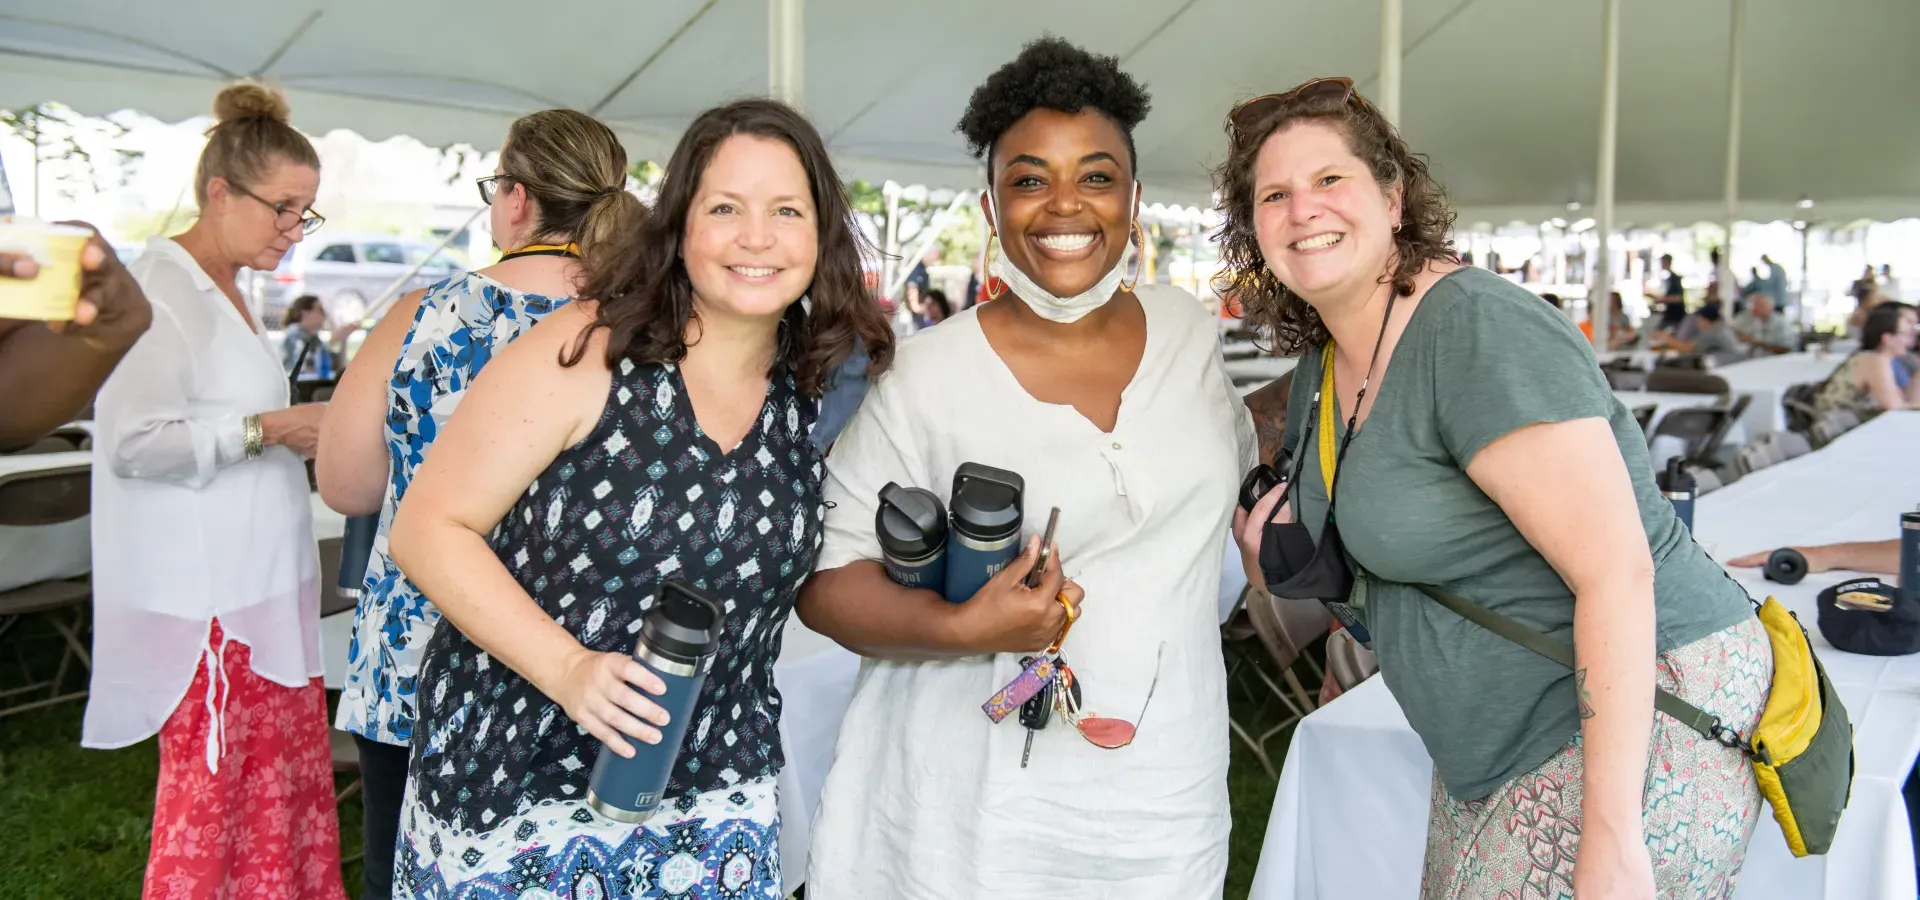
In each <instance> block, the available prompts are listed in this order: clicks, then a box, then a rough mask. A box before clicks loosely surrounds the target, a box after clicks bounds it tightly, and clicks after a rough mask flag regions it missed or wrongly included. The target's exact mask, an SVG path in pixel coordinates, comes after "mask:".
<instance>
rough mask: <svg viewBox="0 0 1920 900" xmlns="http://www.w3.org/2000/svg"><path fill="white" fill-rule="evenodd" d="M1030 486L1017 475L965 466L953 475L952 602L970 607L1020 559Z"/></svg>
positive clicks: (949, 546)
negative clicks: (979, 593) (1025, 498)
mask: <svg viewBox="0 0 1920 900" xmlns="http://www.w3.org/2000/svg"><path fill="white" fill-rule="evenodd" d="M1026 488H1027V485H1026V481H1025V480H1024V479H1022V478H1021V477H1020V476H1019V475H1018V474H1017V473H1014V472H1009V471H1007V470H1005V469H996V468H994V467H992V466H983V465H981V464H979V463H961V464H960V468H959V469H956V470H955V471H954V473H953V494H952V495H951V499H950V502H949V507H948V509H949V516H948V518H949V519H950V525H949V526H948V529H947V532H948V533H947V589H946V591H945V594H946V598H947V600H948V602H950V603H965V602H967V601H968V600H970V599H972V598H973V595H974V593H975V592H977V591H979V590H980V588H982V587H984V586H985V585H986V583H987V581H988V580H989V579H991V578H993V576H994V575H996V574H998V573H999V571H1000V570H1001V569H1004V568H1006V567H1007V564H1008V563H1011V562H1013V559H1014V557H1016V556H1019V555H1020V525H1021V521H1022V516H1021V504H1022V501H1023V496H1022V495H1024V494H1025V493H1026Z"/></svg>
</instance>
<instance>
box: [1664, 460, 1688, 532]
mask: <svg viewBox="0 0 1920 900" xmlns="http://www.w3.org/2000/svg"><path fill="white" fill-rule="evenodd" d="M1655 480H1657V481H1659V482H1660V493H1661V494H1663V495H1665V496H1666V498H1667V502H1669V503H1672V504H1673V511H1674V514H1675V515H1678V516H1679V517H1680V522H1681V523H1682V524H1684V525H1686V526H1687V530H1688V531H1689V532H1691V531H1692V530H1693V501H1694V498H1696V497H1697V496H1699V484H1698V483H1697V482H1695V481H1694V480H1693V475H1692V473H1690V472H1688V471H1687V469H1686V461H1685V460H1683V459H1681V458H1680V457H1678V456H1676V457H1674V458H1672V459H1669V460H1667V470H1666V471H1665V472H1663V473H1661V474H1660V477H1659V478H1657V479H1655Z"/></svg>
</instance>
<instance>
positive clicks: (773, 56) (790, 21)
mask: <svg viewBox="0 0 1920 900" xmlns="http://www.w3.org/2000/svg"><path fill="white" fill-rule="evenodd" d="M806 73H807V47H806V3H805V0H767V81H768V85H767V96H769V97H772V98H773V99H775V100H778V101H780V102H782V103H785V104H787V105H788V106H791V107H793V108H794V109H804V108H805V106H806V95H807V84H806Z"/></svg>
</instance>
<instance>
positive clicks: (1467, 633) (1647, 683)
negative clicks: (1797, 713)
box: [1217, 78, 1772, 898]
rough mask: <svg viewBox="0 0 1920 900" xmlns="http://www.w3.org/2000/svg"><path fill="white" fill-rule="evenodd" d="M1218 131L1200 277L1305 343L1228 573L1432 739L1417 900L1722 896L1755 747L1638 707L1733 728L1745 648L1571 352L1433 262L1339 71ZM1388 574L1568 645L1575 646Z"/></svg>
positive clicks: (1631, 439)
mask: <svg viewBox="0 0 1920 900" xmlns="http://www.w3.org/2000/svg"><path fill="white" fill-rule="evenodd" d="M1227 131H1228V136H1229V153H1228V159H1227V162H1226V163H1225V164H1223V165H1222V166H1221V168H1220V170H1219V171H1218V173H1217V182H1218V184H1219V186H1220V193H1221V205H1222V209H1223V211H1224V212H1225V213H1226V219H1227V222H1226V228H1225V232H1224V234H1223V236H1222V238H1221V240H1222V243H1223V247H1224V249H1223V256H1224V259H1225V263H1226V272H1225V273H1224V281H1225V286H1227V287H1230V288H1232V289H1235V290H1237V292H1238V296H1239V297H1240V300H1241V302H1242V303H1243V304H1245V306H1246V309H1247V314H1248V317H1249V318H1250V319H1251V320H1252V321H1253V322H1254V323H1255V324H1256V325H1258V326H1260V327H1263V328H1264V329H1266V330H1268V331H1269V332H1270V333H1271V334H1272V336H1273V339H1274V341H1275V342H1276V343H1277V345H1278V347H1279V349H1280V351H1281V352H1283V353H1286V354H1289V355H1298V356H1300V357H1301V361H1300V365H1299V368H1298V369H1297V370H1296V371H1297V372H1298V373H1299V375H1298V377H1296V378H1295V379H1294V380H1293V387H1292V393H1291V396H1290V398H1289V403H1288V407H1289V409H1288V412H1289V415H1287V417H1286V428H1285V435H1286V438H1285V440H1286V445H1287V446H1289V447H1290V448H1292V449H1293V451H1294V452H1293V457H1292V458H1293V459H1294V460H1296V461H1297V462H1296V463H1295V464H1294V465H1292V466H1291V467H1290V469H1289V471H1287V472H1286V473H1284V475H1285V477H1286V480H1287V481H1289V482H1290V484H1288V485H1286V486H1284V487H1282V488H1276V489H1275V490H1274V491H1272V492H1271V493H1269V494H1268V495H1267V496H1266V497H1265V498H1263V499H1262V500H1261V501H1260V502H1259V503H1258V504H1256V505H1255V506H1254V508H1253V511H1252V513H1251V514H1250V515H1249V514H1236V516H1235V520H1236V521H1235V530H1236V532H1238V535H1239V539H1240V544H1241V550H1242V554H1243V557H1244V560H1243V561H1244V563H1245V565H1246V568H1247V573H1248V577H1249V579H1258V581H1256V583H1259V584H1264V585H1266V586H1267V589H1268V591H1269V592H1270V593H1273V594H1274V595H1276V596H1283V597H1293V598H1298V599H1309V598H1311V599H1317V600H1322V601H1326V602H1327V603H1329V604H1330V605H1331V608H1332V609H1333V610H1334V612H1335V613H1336V614H1337V615H1339V616H1341V620H1342V622H1343V623H1344V624H1346V625H1347V627H1348V629H1349V630H1350V631H1352V632H1353V633H1354V636H1355V637H1356V638H1358V639H1360V640H1362V641H1365V640H1367V637H1365V636H1363V635H1370V636H1371V638H1372V642H1373V649H1374V650H1375V651H1377V652H1378V654H1379V659H1380V674H1381V675H1382V676H1383V677H1384V678H1385V679H1386V683H1387V686H1388V687H1389V688H1391V689H1392V691H1393V695H1394V698H1395V699H1396V700H1397V701H1398V702H1399V703H1400V707H1401V709H1402V710H1403V711H1404V712H1405V713H1406V716H1407V721H1408V723H1409V724H1411V725H1412V726H1413V730H1414V731H1415V732H1416V733H1418V734H1419V735H1420V738H1421V740H1422V741H1423V742H1424V743H1425V744H1426V747H1427V751H1428V753H1429V754H1430V755H1431V756H1432V757H1433V761H1434V770H1435V778H1434V783H1433V802H1432V816H1431V819H1430V821H1429V823H1428V826H1427V857H1426V866H1425V877H1424V886H1423V890H1422V896H1423V897H1430V898H1437V897H1446V898H1485V897H1496V896H1508V895H1519V894H1521V893H1526V894H1527V895H1528V896H1533V895H1535V894H1538V895H1540V896H1546V897H1572V896H1574V895H1575V894H1576V893H1577V894H1578V895H1579V896H1581V897H1628V896H1631V897H1646V896H1653V894H1654V892H1655V890H1656V888H1657V890H1658V892H1659V895H1660V896H1663V897H1681V896H1685V897H1702V896H1711V897H1724V896H1727V895H1729V894H1730V893H1732V885H1733V883H1734V880H1735V879H1736V878H1737V877H1738V875H1739V871H1740V864H1741V861H1742V859H1743V857H1744V854H1745V852H1746V845H1747V838H1748V837H1749V836H1750V835H1751V834H1752V833H1753V827H1754V823H1755V822H1756V820H1757V818H1758V815H1759V810H1760V792H1759V789H1758V787H1757V786H1756V785H1755V782H1754V777H1753V769H1752V767H1751V766H1749V765H1748V764H1747V761H1746V759H1745V757H1743V756H1742V755H1741V754H1740V752H1739V751H1737V750H1733V749H1729V748H1727V747H1723V746H1721V745H1720V744H1718V743H1716V742H1714V741H1708V740H1703V739H1700V738H1699V737H1698V736H1697V735H1695V734H1694V732H1692V731H1691V730H1689V729H1688V728H1687V727H1686V726H1684V725H1682V724H1680V722H1678V721H1677V720H1675V719H1672V718H1668V717H1666V716H1664V715H1659V714H1656V713H1655V712H1654V709H1653V696H1654V687H1655V685H1656V684H1658V685H1659V686H1660V687H1661V688H1663V689H1666V690H1668V691H1671V692H1674V693H1677V694H1678V695H1679V696H1680V698H1681V699H1683V700H1686V701H1687V702H1689V703H1692V704H1694V705H1696V706H1699V707H1701V708H1704V709H1706V710H1708V711H1709V712H1711V713H1713V714H1715V715H1717V716H1719V717H1720V720H1721V721H1724V722H1726V723H1727V724H1728V725H1730V726H1732V727H1733V728H1735V729H1736V730H1738V731H1739V732H1741V733H1742V734H1748V735H1750V734H1752V728H1753V725H1754V724H1755V722H1756V721H1757V720H1758V718H1759V713H1760V708H1761V705H1762V704H1763V703H1764V701H1765V699H1766V696H1767V689H1768V686H1769V684H1770V681H1771V671H1772V656H1771V651H1770V648H1769V646H1768V644H1767V639H1766V636H1765V634H1764V632H1763V631H1762V629H1761V627H1760V624H1759V620H1758V619H1757V618H1755V616H1754V614H1753V610H1752V607H1750V606H1749V605H1748V603H1747V599H1746V597H1745V595H1744V594H1743V593H1742V591H1741V589H1740V587H1739V586H1738V585H1737V584H1735V583H1734V582H1733V581H1731V580H1729V579H1728V578H1727V577H1726V575H1725V573H1724V572H1723V571H1721V569H1720V567H1719V565H1717V564H1716V563H1714V561H1713V560H1712V559H1709V558H1708V557H1707V555H1706V553H1705V552H1704V551H1702V550H1701V549H1700V547H1699V545H1697V544H1695V543H1694V542H1693V540H1692V539H1691V537H1690V536H1689V535H1688V533H1687V529H1686V526H1685V525H1683V524H1682V523H1681V522H1680V520H1679V518H1678V517H1677V516H1676V515H1675V514H1674V511H1673V507H1672V506H1671V505H1670V504H1668V502H1667V501H1666V499H1665V498H1664V497H1663V496H1662V495H1661V493H1660V491H1659V489H1658V488H1657V487H1655V486H1654V480H1653V470H1652V466H1651V464H1650V463H1649V461H1648V458H1647V443H1646V438H1645V436H1644V435H1643V434H1642V433H1641V430H1640V426H1639V425H1638V424H1637V423H1635V421H1634V419H1633V416H1632V415H1631V414H1629V413H1628V412H1627V409H1626V407H1625V406H1624V405H1623V404H1622V403H1621V402H1620V400H1619V399H1618V398H1616V397H1614V396H1613V394H1612V392H1611V391H1609V390H1608V388H1607V382H1606V380H1605V379H1604V378H1602V377H1601V374H1600V371H1599V368H1598V366H1597V365H1595V363H1594V358H1593V352H1592V350H1591V349H1590V348H1589V347H1588V345H1587V343H1586V342H1585V340H1584V339H1583V338H1582V337H1581V335H1580V332H1579V331H1578V330H1577V329H1575V328H1574V326H1573V323H1572V322H1570V321H1568V320H1567V319H1566V317H1564V316H1562V315H1560V314H1559V313H1558V312H1557V311H1555V310H1554V309H1553V308H1552V307H1550V306H1548V305H1547V304H1545V303H1541V302H1540V300H1539V298H1537V297H1535V296H1534V295H1533V294H1531V293H1529V292H1528V291H1526V290H1524V289H1522V288H1520V287H1518V286H1516V285H1514V284H1512V283H1510V282H1508V281H1505V280H1503V279H1501V278H1499V277H1497V276H1495V275H1493V274H1491V273H1488V272H1486V271H1484V270H1481V269H1475V268H1471V267H1464V266H1461V265H1459V264H1458V262H1457V261H1456V260H1455V258H1454V253H1453V248H1452V246H1451V244H1450V242H1449V239H1448V236H1447V232H1448V230H1449V228H1450V226H1451V225H1452V223H1453V210H1452V209H1451V207H1450V206H1449V205H1448V203H1447V199H1446V194H1445V193H1444V191H1442V190H1441V188H1440V186H1439V184H1438V183H1436V182H1435V181H1434V180H1433V179H1432V177H1431V176H1430V175H1429V173H1428V170H1427V164H1426V160H1425V158H1423V157H1422V156H1420V155H1419V154H1417V153H1414V152H1413V151H1412V150H1410V149H1409V148H1408V147H1407V145H1406V143H1405V141H1403V140H1402V139H1401V138H1400V135H1399V134H1398V133H1397V132H1396V131H1395V130H1394V128H1393V126H1392V125H1391V124H1389V123H1388V122H1387V120H1386V118H1385V117H1384V116H1382V115H1381V114H1380V112H1379V110H1378V109H1376V108H1374V106H1373V104H1371V103H1369V102H1367V100H1366V99H1365V98H1363V97H1361V96H1360V95H1359V94H1356V93H1354V90H1353V83H1352V82H1351V81H1349V80H1347V79H1344V78H1327V79H1320V80H1317V81H1310V82H1308V83H1306V84H1304V85H1301V86H1300V87H1298V88H1295V89H1294V90H1292V91H1289V92H1287V93H1285V94H1273V95H1269V96H1266V97H1261V98H1258V99H1256V100H1252V101H1248V102H1247V103H1243V104H1241V105H1240V106H1239V107H1236V108H1235V110H1234V111H1233V113H1232V115H1231V116H1230V117H1229V120H1228V125H1227ZM1322 404H1325V405H1322ZM1342 484H1344V485H1346V487H1345V488H1344V489H1339V488H1338V486H1339V485H1342ZM1332 498H1337V503H1338V505H1339V510H1340V511H1339V514H1338V516H1335V515H1334V513H1333V507H1334V505H1335V503H1336V499H1332ZM1414 585H1428V586H1437V587H1440V588H1445V589H1446V590H1447V591H1450V592H1452V593H1453V594H1455V595H1459V596H1463V597H1465V598H1466V599H1467V600H1468V601H1469V602H1472V603H1477V604H1479V605H1481V606H1483V607H1486V608H1488V609H1491V610H1493V611H1495V612H1497V613H1500V614H1504V615H1506V616H1508V617H1509V618H1512V619H1516V620H1518V621H1519V622H1521V623H1523V625H1522V627H1526V628H1530V629H1533V630H1537V631H1542V632H1545V634H1546V635H1547V636H1548V637H1549V638H1550V639H1552V640H1555V641H1561V642H1566V641H1569V640H1570V641H1571V643H1572V645H1573V650H1574V656H1575V664H1576V666H1577V668H1575V669H1571V670H1570V669H1568V668H1566V667H1563V666H1560V665H1558V664H1557V663H1553V662H1550V661H1548V660H1546V659H1545V658H1543V657H1538V656H1535V655H1534V654H1533V653H1532V652H1530V651H1528V650H1526V649H1523V648H1522V647H1521V646H1520V645H1518V644H1515V643H1511V642H1509V641H1508V640H1507V639H1505V638H1503V637H1500V636H1497V635H1495V634H1494V633H1493V632H1491V631H1488V630H1486V629H1484V628H1482V627H1481V626H1479V625H1477V624H1474V623H1472V622H1469V621H1467V620H1466V619H1464V618H1462V617H1461V616H1459V615H1456V614H1455V613H1454V612H1452V611H1450V610H1449V609H1447V608H1446V607H1443V606H1442V605H1441V604H1440V603H1439V602H1437V601H1436V600H1434V599H1430V598H1429V596H1428V595H1427V594H1426V593H1424V592H1423V591H1422V590H1421V589H1418V588H1416V587H1414ZM1362 603H1364V609H1363V610H1362V611H1361V613H1360V614H1355V613H1353V612H1352V610H1351V606H1358V605H1361V604H1362ZM1363 616H1364V618H1362V617H1363ZM1680 772H1686V773H1688V777H1686V778H1684V779H1682V778H1678V777H1671V776H1669V775H1668V774H1667V773H1674V774H1675V775H1677V774H1678V773H1680ZM1650 773H1651V774H1650ZM1650 848H1651V849H1650Z"/></svg>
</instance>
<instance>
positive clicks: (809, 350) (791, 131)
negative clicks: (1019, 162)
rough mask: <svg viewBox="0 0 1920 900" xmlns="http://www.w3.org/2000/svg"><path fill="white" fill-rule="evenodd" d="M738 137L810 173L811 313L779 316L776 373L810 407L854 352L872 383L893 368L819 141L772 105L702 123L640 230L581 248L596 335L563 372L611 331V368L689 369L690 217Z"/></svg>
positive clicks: (566, 361)
mask: <svg viewBox="0 0 1920 900" xmlns="http://www.w3.org/2000/svg"><path fill="white" fill-rule="evenodd" d="M735 135H754V136H756V137H763V138H769V139H772V140H777V141H780V142H782V143H784V144H786V145H787V146H789V147H792V148H793V152H794V153H795V154H797V155H798V156H799V157H800V165H801V167H802V168H804V169H805V170H806V172H807V183H808V185H809V186H810V187H811V188H812V190H813V203H814V206H815V208H816V209H817V210H818V213H819V219H818V222H819V228H820V237H819V248H820V250H819V254H820V255H819V257H818V258H817V259H816V260H815V263H814V270H813V284H812V285H810V286H809V287H808V289H807V296H808V297H810V298H811V301H812V302H811V304H808V303H801V302H796V303H794V304H793V305H791V306H789V307H787V312H786V315H785V318H783V319H782V320H781V335H780V349H779V352H778V355H777V358H776V361H775V364H776V365H778V364H780V363H785V364H786V365H787V366H788V367H789V368H790V369H791V370H792V372H793V377H794V380H795V381H796V382H797V383H798V384H799V386H800V389H801V390H802V391H804V392H806V393H807V394H810V395H814V396H818V395H819V394H820V393H822V392H823V391H824V390H825V388H826V381H827V377H828V376H829V375H830V374H831V373H832V372H833V370H834V368H836V367H837V366H839V365H840V364H841V363H842V362H845V361H846V359H847V358H848V357H849V356H851V355H853V352H854V349H855V348H856V346H859V345H864V346H865V348H866V352H867V359H868V363H867V373H868V375H869V377H872V376H876V375H879V374H880V373H882V372H885V371H886V370H887V367H888V365H889V364H891V363H892V361H893V329H892V328H891V327H890V326H889V325H888V324H887V321H886V319H885V318H884V317H883V316H882V314H881V312H880V306H879V304H878V303H876V302H875V301H874V299H873V298H872V297H871V296H869V295H868V293H867V289H866V283H865V279H864V275H863V271H862V269H861V266H860V259H861V253H862V251H863V250H866V249H868V248H867V247H866V239H865V237H864V236H863V235H862V234H861V232H860V230H859V228H858V227H856V226H855V225H854V221H853V210H852V207H851V206H849V205H848V203H847V194H846V188H845V186H844V185H842V184H841V182H840V176H839V175H838V174H837V173H836V172H835V171H834V168H833V161H832V160H831V159H829V158H828V157H827V148H826V145H825V143H824V142H822V141H821V140H820V134H819V132H817V131H815V130H814V128H813V125H812V124H811V123H809V122H808V121H807V120H806V118H805V117H803V116H801V115H800V114H799V113H798V112H795V111H794V110H793V108H792V107H789V106H787V105H786V104H784V103H780V102H778V101H775V100H740V101H737V102H734V103H729V104H727V105H726V106H721V107H717V108H715V109H710V110H707V111H706V112H704V113H701V114H700V117H699V118H697V119H694V120H693V124H692V125H689V126H687V130H686V133H685V134H682V135H681V136H680V144H679V146H677V147H675V148H674V150H673V158H672V159H671V160H670V161H668V163H667V173H666V178H665V179H664V180H663V181H662V182H661V184H660V196H659V200H658V201H657V202H656V203H655V204H654V208H653V210H652V213H651V215H648V216H647V217H646V218H645V220H644V221H643V222H642V223H641V224H640V227H639V228H638V229H635V230H632V231H629V232H627V233H625V234H619V235H612V236H609V237H608V238H606V239H604V240H602V241H600V242H598V243H596V244H594V245H591V246H588V247H585V248H583V249H584V252H585V256H584V258H583V259H582V260H581V265H582V268H583V270H584V282H583V284H582V287H581V291H580V296H582V297H590V298H593V299H595V300H597V301H599V308H598V310H597V311H596V312H595V314H594V322H593V324H592V325H591V326H589V327H588V328H587V329H586V330H585V331H583V332H581V335H580V340H578V341H577V342H575V343H574V345H573V346H572V347H571V348H569V350H568V351H567V352H566V353H564V354H563V355H562V357H561V360H560V362H561V365H567V366H571V365H574V364H576V363H578V362H579V361H580V359H581V357H582V356H583V355H584V354H585V353H586V345H587V339H588V338H589V337H590V336H591V335H592V334H593V332H594V331H597V330H599V329H602V328H605V329H606V330H607V332H608V336H607V364H608V365H609V366H611V365H614V364H616V363H618V362H619V361H620V360H621V359H622V358H627V359H632V360H633V361H634V362H636V363H678V362H680V361H681V360H683V359H685V358H686V355H687V340H686V334H687V323H688V322H689V321H691V320H692V319H693V317H694V316H695V315H697V313H696V312H695V311H694V308H693V283H692V281H690V280H689V279H688V277H687V265H686V262H685V261H684V260H682V259H681V258H680V252H681V249H682V246H683V245H684V244H685V238H686V229H687V215H688V211H689V208H690V207H691V206H692V205H693V198H694V194H695V193H696V192H697V191H698V190H699V188H700V178H701V176H702V175H703V174H705V172H706V170H707V166H708V165H709V164H710V163H712V162H713V157H714V154H715V153H716V152H718V151H719V149H720V145H721V144H723V143H725V142H726V140H727V139H728V138H731V137H734V136H735ZM808 305H811V306H812V310H811V311H808V310H807V309H806V308H805V307H806V306H808Z"/></svg>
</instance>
